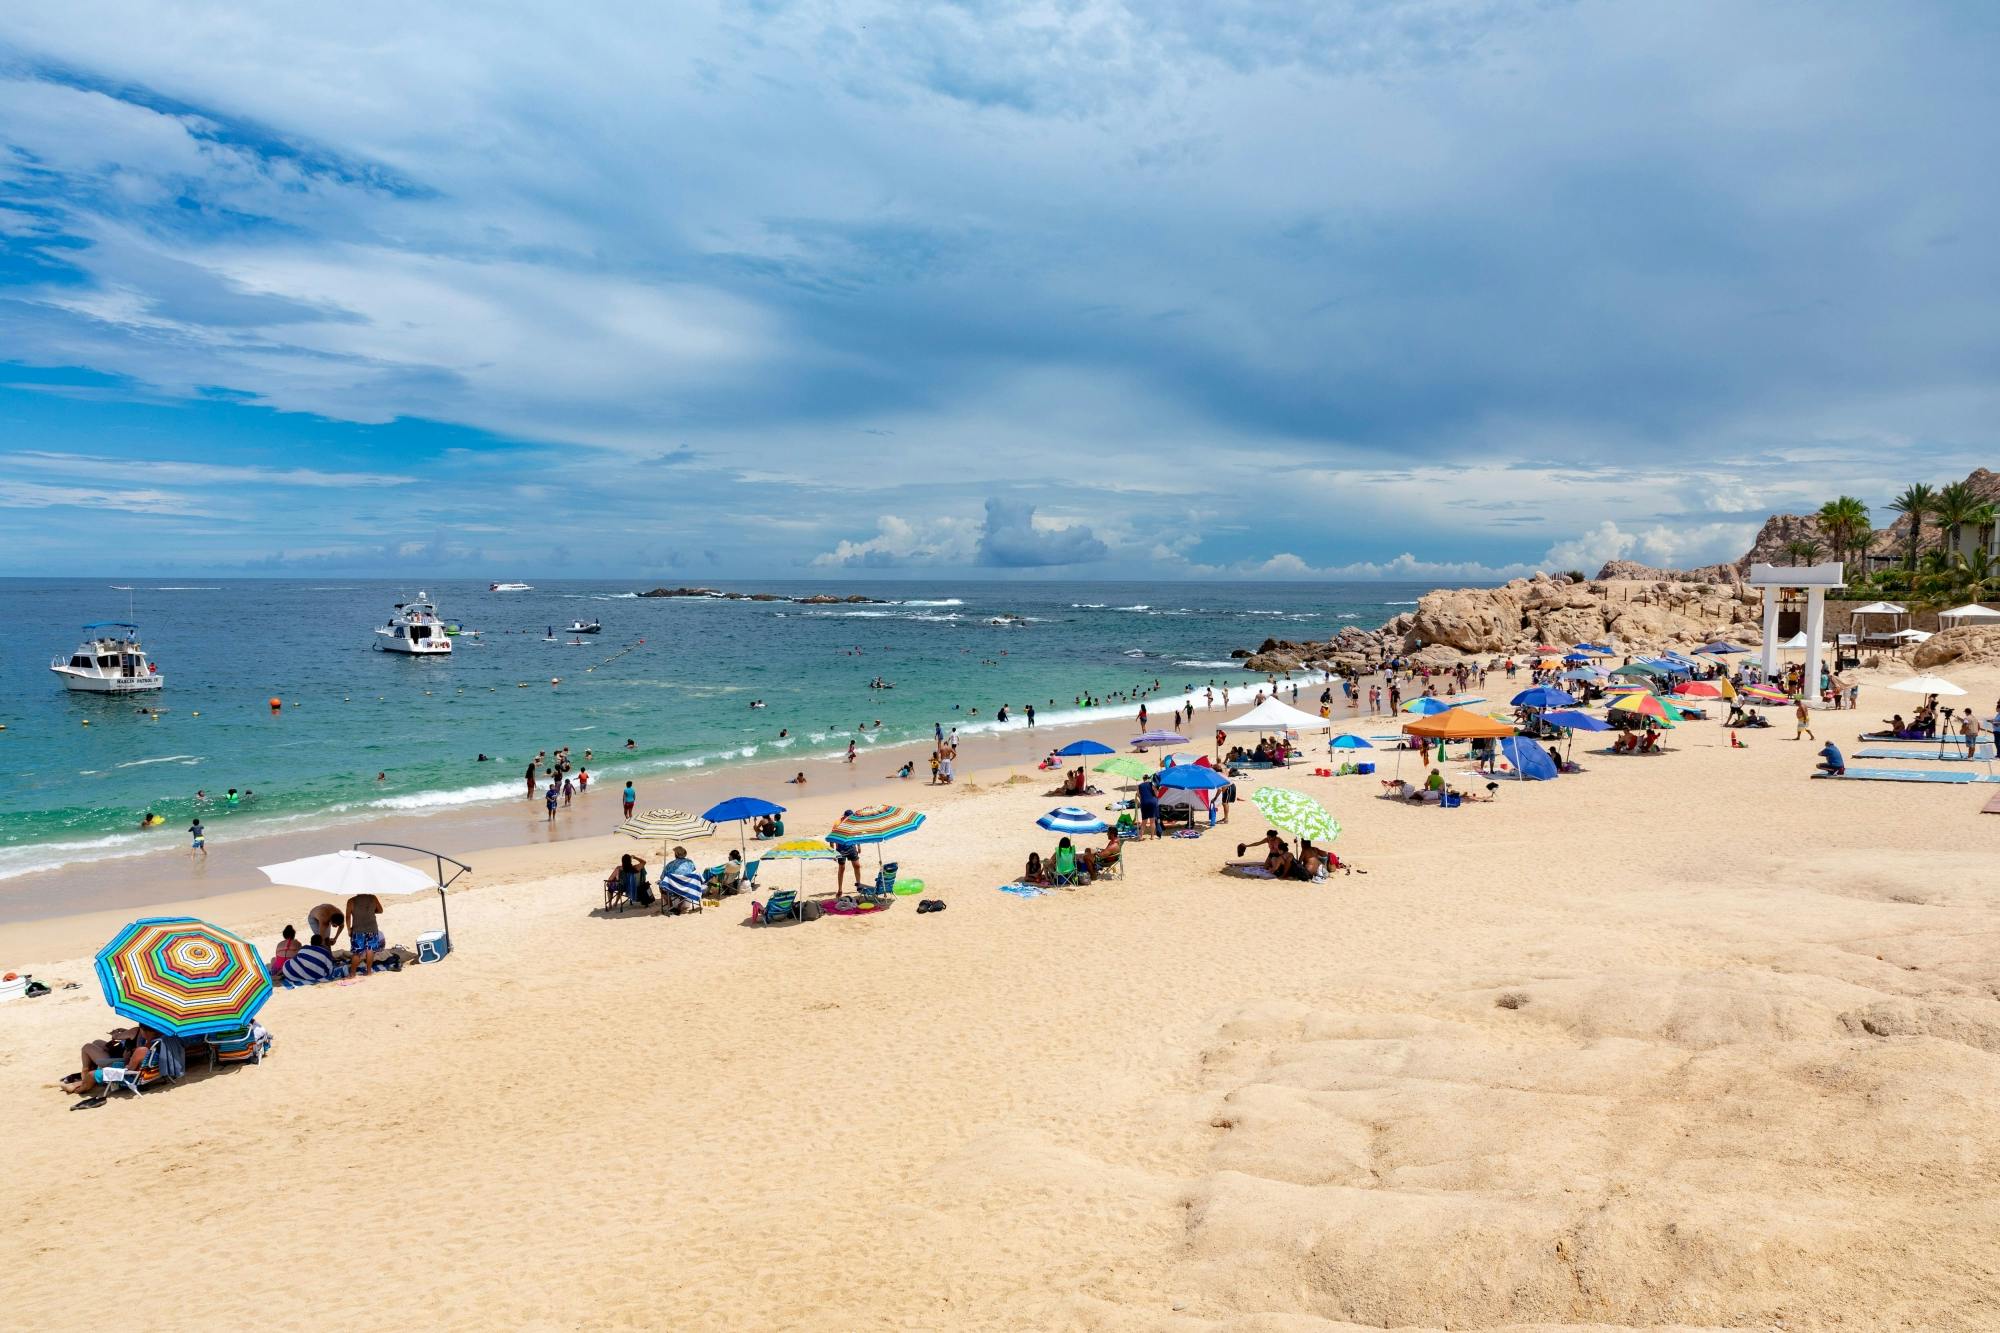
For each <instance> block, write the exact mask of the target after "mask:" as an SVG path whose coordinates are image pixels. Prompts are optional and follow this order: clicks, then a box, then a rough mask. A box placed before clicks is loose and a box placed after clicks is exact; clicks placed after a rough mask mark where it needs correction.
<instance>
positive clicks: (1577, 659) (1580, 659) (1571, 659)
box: [1563, 653, 1590, 666]
mask: <svg viewBox="0 0 2000 1333" xmlns="http://www.w3.org/2000/svg"><path fill="white" fill-rule="evenodd" d="M1589 660H1590V654H1589V653H1564V654H1563V661H1565V662H1568V663H1569V664H1570V665H1572V666H1575V665H1579V664H1581V663H1584V662H1588V661H1589Z"/></svg>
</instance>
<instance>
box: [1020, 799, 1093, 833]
mask: <svg viewBox="0 0 2000 1333" xmlns="http://www.w3.org/2000/svg"><path fill="white" fill-rule="evenodd" d="M1035 823H1037V824H1039V825H1041V826H1042V827H1043V828H1045V829H1047V830H1048V831H1049V832H1051V833H1075V834H1085V833H1102V832H1104V830H1106V829H1108V828H1110V827H1111V825H1109V824H1107V823H1105V822H1104V821H1103V820H1102V819H1099V818H1098V817H1097V816H1096V815H1094V814H1092V813H1090V811H1088V810H1086V809H1084V808H1083V807H1082V806H1080V805H1059V806H1057V807H1056V808H1055V809H1053V810H1051V811H1049V812H1048V813H1047V814H1045V815H1043V816H1042V817H1041V818H1040V819H1037V820H1036V821H1035Z"/></svg>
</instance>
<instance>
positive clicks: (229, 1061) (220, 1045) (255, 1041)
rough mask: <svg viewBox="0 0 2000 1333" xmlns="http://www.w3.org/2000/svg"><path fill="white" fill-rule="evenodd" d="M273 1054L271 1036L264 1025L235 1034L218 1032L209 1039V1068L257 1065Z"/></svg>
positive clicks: (247, 1028)
mask: <svg viewBox="0 0 2000 1333" xmlns="http://www.w3.org/2000/svg"><path fill="white" fill-rule="evenodd" d="M270 1053H271V1034H270V1032H269V1031H268V1030H267V1029H266V1028H265V1027H264V1025H263V1024H262V1023H252V1024H250V1026H248V1027H246V1028H240V1029H238V1030H237V1031H235V1032H218V1033H216V1034H215V1035H214V1036H211V1037H210V1038H209V1039H208V1068H209V1072H210V1073H213V1072H215V1068H216V1066H217V1065H242V1064H250V1065H257V1064H262V1063H264V1057H265V1056H266V1055H269V1054H270Z"/></svg>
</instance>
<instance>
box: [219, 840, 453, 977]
mask: <svg viewBox="0 0 2000 1333" xmlns="http://www.w3.org/2000/svg"><path fill="white" fill-rule="evenodd" d="M369 845H371V846H376V847H394V848H396V850H398V851H405V852H417V853H420V854H421V855H424V856H428V857H430V858H431V859H432V860H434V861H435V862H436V863H437V873H436V874H435V875H427V874H425V873H424V872H423V871H421V870H417V869H413V868H412V867H410V866H406V865H403V864H402V863H401V862H398V861H391V860H388V859H386V858H384V857H380V856H375V855H373V854H371V853H368V852H364V851H360V850H358V849H356V848H352V847H343V848H341V849H340V850H339V851H337V852H326V853H323V854H322V855H319V856H305V857H300V858H299V859H298V860H296V861H282V862H280V863H278V864H277V865H274V866H258V867H257V868H258V869H259V870H261V871H263V872H264V875H265V877H266V878H267V879H269V880H270V881H271V882H272V883H273V884H290V885H293V886H295V887H297V888H301V889H312V890H314V891H316V892H319V893H327V894H332V895H333V896H334V897H336V898H341V899H347V898H352V897H353V896H354V895H355V894H357V893H373V894H383V893H390V894H395V893H420V892H422V891H423V890H425V889H435V890H437V896H438V908H439V910H440V911H442V912H444V914H445V917H444V938H445V940H446V943H445V946H444V947H445V948H447V949H448V948H449V947H450V944H449V939H450V936H451V915H450V911H449V909H448V908H446V907H445V900H444V890H445V885H446V884H448V883H450V882H451V881H450V880H447V879H445V877H444V863H445V862H446V861H451V858H450V857H448V856H444V855H442V854H441V853H438V852H430V851H425V850H424V849H423V848H421V847H404V846H403V845H402V844H400V843H372V844H369ZM451 863H452V864H453V865H455V866H457V867H458V869H457V870H455V871H453V872H452V876H451V878H452V879H453V880H455V879H457V878H458V877H459V876H460V875H462V874H464V873H465V872H466V871H468V870H470V869H471V868H472V867H471V866H468V865H466V864H465V863H464V862H463V861H451ZM419 943H420V944H421V941H419ZM419 952H420V953H421V949H420V950H419Z"/></svg>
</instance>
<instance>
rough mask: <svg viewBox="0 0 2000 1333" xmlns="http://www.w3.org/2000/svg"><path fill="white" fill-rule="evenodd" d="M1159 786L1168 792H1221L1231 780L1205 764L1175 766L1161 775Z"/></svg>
mask: <svg viewBox="0 0 2000 1333" xmlns="http://www.w3.org/2000/svg"><path fill="white" fill-rule="evenodd" d="M1159 785H1160V786H1161V787H1162V788H1165V789H1168V790H1172V789H1175V788H1180V789H1184V790H1187V791H1219V790H1221V789H1222V788H1224V787H1227V786H1228V785H1229V779H1228V778H1226V777H1224V776H1222V774H1220V773H1218V772H1216V771H1215V770H1214V769H1212V768H1209V767H1208V766H1206V765H1204V764H1175V765H1174V766H1173V767H1172V768H1169V769H1167V770H1166V771H1165V772H1163V773H1161V774H1160V781H1159Z"/></svg>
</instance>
